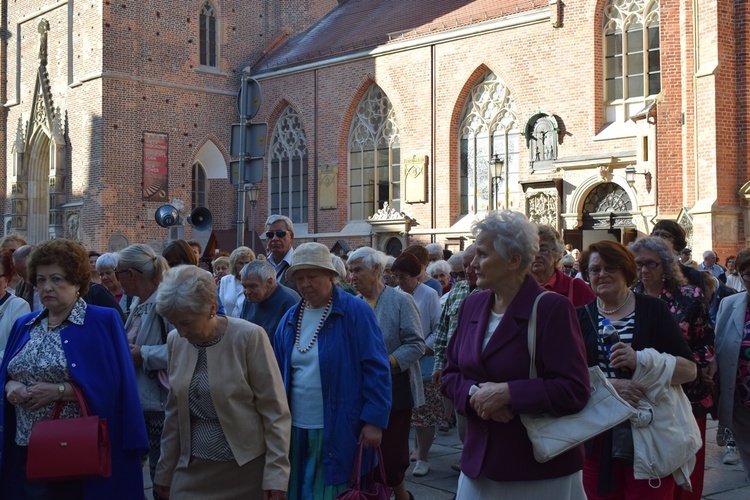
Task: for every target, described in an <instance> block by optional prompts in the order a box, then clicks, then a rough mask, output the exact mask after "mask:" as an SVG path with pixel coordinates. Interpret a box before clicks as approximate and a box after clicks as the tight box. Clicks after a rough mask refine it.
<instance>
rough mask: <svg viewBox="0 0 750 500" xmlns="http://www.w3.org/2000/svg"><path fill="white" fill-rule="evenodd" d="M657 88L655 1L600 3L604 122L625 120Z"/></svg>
mask: <svg viewBox="0 0 750 500" xmlns="http://www.w3.org/2000/svg"><path fill="white" fill-rule="evenodd" d="M660 91H661V59H660V52H659V0H608V1H607V3H606V4H605V6H604V101H605V106H606V120H607V123H612V122H623V121H625V120H627V119H628V118H629V117H630V116H631V115H633V114H635V113H637V112H638V111H640V110H641V109H643V107H644V105H645V104H646V101H648V100H649V99H648V98H649V97H653V96H655V95H657V94H658V93H659V92H660Z"/></svg>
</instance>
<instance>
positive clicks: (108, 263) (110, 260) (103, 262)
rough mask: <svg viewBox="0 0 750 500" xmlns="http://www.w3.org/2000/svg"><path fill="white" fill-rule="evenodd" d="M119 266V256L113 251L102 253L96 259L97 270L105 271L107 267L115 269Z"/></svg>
mask: <svg viewBox="0 0 750 500" xmlns="http://www.w3.org/2000/svg"><path fill="white" fill-rule="evenodd" d="M116 267H117V256H116V255H115V254H113V253H109V252H107V253H104V254H101V255H100V256H99V257H98V258H97V259H96V270H97V271H103V270H105V269H114V268H116Z"/></svg>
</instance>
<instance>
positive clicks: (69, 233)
mask: <svg viewBox="0 0 750 500" xmlns="http://www.w3.org/2000/svg"><path fill="white" fill-rule="evenodd" d="M79 217H80V216H79V214H78V212H73V213H72V214H68V220H67V225H66V231H65V237H66V238H67V239H69V240H74V241H81V226H80V224H79Z"/></svg>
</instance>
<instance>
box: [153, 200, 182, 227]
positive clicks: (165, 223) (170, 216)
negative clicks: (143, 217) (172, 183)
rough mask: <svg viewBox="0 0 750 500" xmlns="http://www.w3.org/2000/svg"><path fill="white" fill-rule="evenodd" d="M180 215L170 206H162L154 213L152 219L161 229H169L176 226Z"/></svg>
mask: <svg viewBox="0 0 750 500" xmlns="http://www.w3.org/2000/svg"><path fill="white" fill-rule="evenodd" d="M179 216H180V214H179V213H178V212H177V209H176V208H175V207H173V206H172V205H162V206H160V207H159V208H157V209H156V212H154V219H155V220H156V223H157V224H159V225H160V226H161V227H171V226H174V225H175V224H177V219H178V218H179Z"/></svg>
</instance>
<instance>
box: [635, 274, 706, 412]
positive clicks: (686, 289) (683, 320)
mask: <svg viewBox="0 0 750 500" xmlns="http://www.w3.org/2000/svg"><path fill="white" fill-rule="evenodd" d="M633 290H634V291H635V292H638V293H645V290H644V289H643V285H641V284H640V283H639V284H638V285H636V286H635V287H634V289H633ZM659 298H660V299H661V300H663V301H664V302H666V303H667V305H668V306H669V311H670V312H671V313H672V315H673V316H674V318H675V319H676V320H677V323H679V325H680V328H681V329H682V333H683V334H684V335H685V339H686V340H687V342H688V345H689V346H690V350H691V351H693V357H694V358H695V362H696V363H697V364H698V376H697V377H696V379H695V380H693V381H692V382H688V383H687V384H683V385H682V388H683V390H684V391H685V394H686V395H687V397H688V399H690V402H691V403H692V405H693V414H694V415H695V416H696V417H702V416H704V415H706V414H708V413H709V412H710V411H711V410H712V409H713V406H714V399H713V396H712V391H711V388H710V387H708V386H706V385H705V384H703V381H702V380H701V375H700V371H701V370H702V369H703V368H705V367H706V366H708V364H709V363H710V362H711V361H713V359H714V354H715V352H714V338H715V335H714V328H713V326H712V325H711V321H710V319H709V317H708V306H707V304H706V299H705V297H704V296H703V291H702V290H701V289H700V288H698V287H695V286H693V285H682V286H681V287H680V288H679V289H678V290H676V291H675V292H671V291H668V290H666V289H665V290H662V292H661V294H660V295H659Z"/></svg>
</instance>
